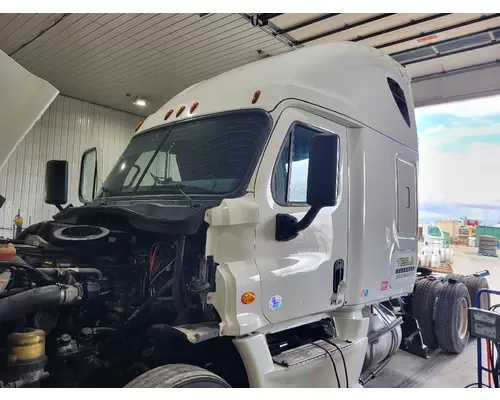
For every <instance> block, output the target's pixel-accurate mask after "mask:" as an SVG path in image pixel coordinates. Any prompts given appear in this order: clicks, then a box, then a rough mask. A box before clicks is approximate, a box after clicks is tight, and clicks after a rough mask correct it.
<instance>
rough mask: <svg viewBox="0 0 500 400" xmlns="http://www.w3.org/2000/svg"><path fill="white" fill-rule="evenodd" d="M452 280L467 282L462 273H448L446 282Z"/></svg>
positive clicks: (445, 278)
mask: <svg viewBox="0 0 500 400" xmlns="http://www.w3.org/2000/svg"><path fill="white" fill-rule="evenodd" d="M450 280H453V281H457V282H460V283H465V276H464V275H461V274H448V275H446V276H445V277H444V281H445V282H448V281H450Z"/></svg>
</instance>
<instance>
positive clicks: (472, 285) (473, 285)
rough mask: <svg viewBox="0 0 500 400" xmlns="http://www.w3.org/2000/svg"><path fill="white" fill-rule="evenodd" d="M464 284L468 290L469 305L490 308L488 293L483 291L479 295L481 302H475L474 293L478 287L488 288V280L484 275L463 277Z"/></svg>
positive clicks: (484, 308)
mask: <svg viewBox="0 0 500 400" xmlns="http://www.w3.org/2000/svg"><path fill="white" fill-rule="evenodd" d="M464 283H465V286H467V290H468V291H469V296H470V304H471V307H477V308H482V309H483V310H489V309H490V295H489V293H483V294H482V295H481V304H477V303H476V294H477V292H478V291H479V289H489V285H488V280H487V279H486V278H485V277H484V276H474V275H469V276H467V277H466V278H465V282H464Z"/></svg>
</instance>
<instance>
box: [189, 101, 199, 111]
mask: <svg viewBox="0 0 500 400" xmlns="http://www.w3.org/2000/svg"><path fill="white" fill-rule="evenodd" d="M198 104H199V103H193V104H191V107H190V108H189V114H192V113H193V112H194V110H196V107H198Z"/></svg>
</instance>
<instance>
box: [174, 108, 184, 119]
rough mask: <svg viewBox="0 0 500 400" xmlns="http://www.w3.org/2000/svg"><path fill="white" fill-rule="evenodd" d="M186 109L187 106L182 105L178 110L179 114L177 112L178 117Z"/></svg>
mask: <svg viewBox="0 0 500 400" xmlns="http://www.w3.org/2000/svg"><path fill="white" fill-rule="evenodd" d="M185 109H186V107H184V106H182V107H181V108H179V110H178V111H177V114H175V116H176V117H178V116H179V115H181V114H182V112H183V111H184V110H185Z"/></svg>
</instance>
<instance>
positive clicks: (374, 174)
mask: <svg viewBox="0 0 500 400" xmlns="http://www.w3.org/2000/svg"><path fill="white" fill-rule="evenodd" d="M88 157H93V158H92V160H93V161H92V162H89V158H88ZM96 159H97V157H95V154H94V155H93V153H92V152H89V153H87V154H86V155H85V156H84V158H83V159H82V166H81V181H80V190H79V193H80V197H81V200H82V201H84V202H85V203H86V205H85V206H83V207H80V208H66V209H63V210H62V211H61V212H60V213H59V214H57V215H56V216H54V219H55V220H56V222H57V223H58V224H81V225H82V226H83V225H85V226H86V225H92V224H95V225H98V223H96V222H95V221H97V220H96V219H95V218H94V219H92V218H90V215H91V214H92V216H93V217H94V216H95V215H105V216H106V218H103V219H101V220H99V221H104V220H106V221H108V219H107V218H108V217H109V220H111V219H112V218H111V217H110V216H111V214H113V216H116V218H117V221H118V219H120V218H125V219H126V220H127V222H126V223H125V222H123V223H121V225H120V230H121V231H126V230H127V229H132V228H130V226H133V227H134V229H138V230H139V231H140V232H142V233H141V234H140V235H137V237H136V238H135V236H134V238H135V239H134V240H138V241H139V240H140V238H141V236H142V237H146V236H147V235H146V233H145V232H148V234H149V233H151V234H157V233H158V234H159V233H162V234H166V235H172V236H173V237H174V238H173V239H172V245H169V246H170V249H171V250H169V251H172V252H174V253H175V258H172V262H171V265H172V267H171V269H170V270H167V272H169V271H170V272H171V273H172V278H171V280H170V281H169V282H167V283H165V286H162V288H161V289H160V288H158V287H156V288H154V287H153V288H152V289H151V293H150V296H151V297H150V298H153V297H154V296H155V293H159V292H161V291H162V290H163V288H167V289H166V290H170V288H171V292H172V296H171V299H172V302H173V305H174V308H175V310H176V311H177V317H176V318H174V319H173V320H172V322H169V323H168V324H167V325H164V326H163V328H162V329H163V331H162V332H164V331H165V330H172V329H173V330H174V331H176V332H177V333H179V332H180V333H181V334H182V335H184V336H185V337H186V338H187V339H188V341H190V342H191V343H196V344H195V346H202V345H206V346H207V347H210V343H211V342H212V341H214V343H215V340H217V339H215V338H227V339H230V340H231V341H232V342H233V343H234V347H235V348H236V350H237V353H238V354H239V357H240V359H241V362H242V364H243V365H244V369H245V371H246V378H245V379H246V380H247V382H248V385H249V386H251V387H356V386H359V381H360V377H362V376H363V375H370V374H373V373H376V372H378V371H379V370H380V369H381V368H382V367H383V366H384V365H385V364H386V363H387V362H388V360H389V359H390V357H391V356H392V355H393V354H394V352H395V351H396V350H397V348H398V347H399V345H400V342H401V327H400V325H401V322H402V321H401V319H400V318H396V316H395V315H394V313H393V312H392V311H391V310H390V307H388V306H387V301H388V300H390V299H393V298H397V297H399V296H403V295H406V294H409V293H411V292H412V291H413V285H414V283H415V274H416V268H417V210H418V205H417V171H418V144H417V133H416V125H415V117H414V107H413V98H412V93H411V88H410V79H409V77H408V75H407V73H406V71H405V70H404V69H403V68H402V67H401V66H400V65H399V64H397V63H396V62H395V61H394V60H393V59H392V58H391V57H389V56H388V55H387V54H385V53H383V52H381V51H379V50H375V49H373V48H370V47H367V46H364V45H361V44H355V43H348V42H345V43H344V42H340V43H331V44H325V45H319V46H312V47H307V48H303V49H300V50H297V51H294V52H290V53H287V54H283V55H279V56H276V57H271V58H268V59H265V60H261V61H259V62H256V63H253V64H249V65H246V66H243V67H240V68H237V69H235V70H232V71H229V72H226V73H223V74H221V75H219V76H217V77H215V78H212V79H209V80H207V81H204V82H201V83H199V84H196V85H194V86H192V87H191V88H188V89H187V90H185V91H183V92H182V93H180V94H179V95H177V96H176V97H174V98H173V99H171V100H170V101H168V102H167V103H166V104H165V105H164V106H163V107H161V108H160V109H159V110H158V111H157V112H156V113H154V114H152V115H151V116H149V117H148V118H147V119H146V120H145V121H144V122H143V123H142V124H141V125H140V126H139V128H138V130H137V133H136V135H135V137H134V138H133V139H132V140H131V142H130V144H129V146H128V147H127V149H126V150H125V151H124V153H123V155H122V157H120V159H119V160H118V162H117V163H116V165H115V166H114V168H113V169H112V171H111V173H110V174H109V176H108V178H107V179H106V181H105V182H104V184H103V187H102V188H101V190H99V191H98V192H97V191H96V182H97V172H96V171H97V170H96V161H95V160H96ZM49 187H52V188H53V187H55V185H49ZM94 193H96V195H95V196H94ZM63 197H64V196H57V195H56V194H54V195H53V196H48V200H49V201H48V202H49V203H51V204H56V203H63V202H62V201H61V199H62V198H63ZM94 197H95V198H94ZM56 205H57V204H56ZM118 216H119V218H118ZM89 221H90V222H89ZM120 221H121V219H120ZM103 223H104V222H103ZM61 229H65V228H61ZM58 232H59V231H58ZM191 239H192V240H191ZM195 239H196V240H195ZM190 240H191V242H190ZM194 241H196V243H193V242H194ZM134 243H135V242H134ZM155 246H156V243H155V244H154V245H153V247H151V252H150V257H151V258H154V254H156V250H157V248H158V247H155ZM196 246H201V247H200V249H201V253H202V254H199V255H196V256H195V250H196V249H197V247H196ZM169 265H170V264H169ZM157 270H158V269H157V268H156V267H155V265H152V266H151V271H153V272H155V271H157ZM170 272H169V273H170ZM169 276H170V275H169ZM146 278H147V277H146ZM154 279H156V278H154ZM154 279H153V280H154ZM141 282H142V280H141ZM176 282H177V283H176ZM179 282H181V283H180V284H178V283H179ZM168 285H170V286H168ZM167 286H168V287H167ZM162 293H163V292H162ZM147 297H148V295H147V294H146V295H145V298H147ZM192 299H197V300H196V301H197V302H198V303H196V304H195V305H194V308H196V310H198V311H199V313H198V314H196V315H198V317H197V318H198V319H196V318H194V319H190V318H188V317H186V316H187V315H188V314H189V312H188V307H184V306H183V305H182V304H180V303H182V302H183V301H184V302H186V301H191V300H192ZM147 301H149V300H146V302H147ZM179 304H180V305H179ZM183 307H184V308H183ZM140 308H141V311H142V308H143V307H142V306H141V307H140ZM179 310H180V311H179ZM137 312H138V311H137ZM133 315H134V314H133ZM133 315H132V317H133ZM200 316H201V317H200ZM132 317H129V319H127V321H129V320H130V318H132ZM126 323H128V322H126ZM149 331H150V330H148V333H149ZM199 342H203V343H199ZM336 366H337V367H336ZM340 366H343V368H342V367H340ZM159 368H162V367H159ZM165 368H166V369H165V374H167V375H168V374H170V375H168V376H167V375H165V376H166V378H165V382H167V381H169V379H170V378H168V377H171V376H174V375H172V374H173V372H172V371H173V369H172V368H171V367H165ZM179 368H180V367H179ZM182 368H185V367H182ZM186 368H187V367H186ZM174 369H175V368H174ZM337 370H338V371H337ZM154 371H156V372H154ZM153 373H159V372H158V370H155V369H153V370H151V371H148V372H145V373H144V374H143V375H140V376H138V377H137V378H136V379H134V380H133V381H132V382H131V383H130V384H129V386H134V387H137V386H147V382H148V381H149V378H148V376H151V375H150V374H153ZM221 376H222V378H225V379H226V377H225V376H224V375H223V374H222V373H221ZM212 378H213V377H212ZM212 378H210V379H212ZM207 379H208V378H207ZM361 380H362V379H361ZM218 382H219V381H218ZM219 383H220V382H219ZM165 385H167V386H168V385H170V384H167V383H165Z"/></svg>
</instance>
